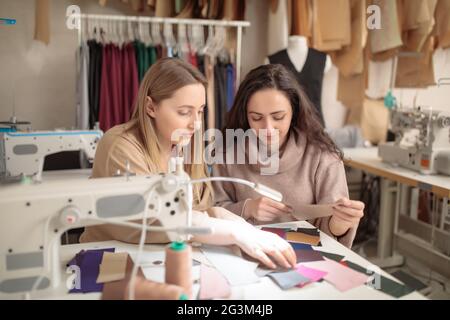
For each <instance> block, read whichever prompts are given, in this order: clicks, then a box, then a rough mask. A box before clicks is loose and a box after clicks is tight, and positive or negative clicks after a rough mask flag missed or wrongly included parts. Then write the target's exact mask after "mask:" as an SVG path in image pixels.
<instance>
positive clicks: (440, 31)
mask: <svg viewBox="0 0 450 320" xmlns="http://www.w3.org/2000/svg"><path fill="white" fill-rule="evenodd" d="M435 20H436V36H437V41H438V46H439V47H441V48H444V49H445V48H450V0H438V3H437V5H436V10H435Z"/></svg>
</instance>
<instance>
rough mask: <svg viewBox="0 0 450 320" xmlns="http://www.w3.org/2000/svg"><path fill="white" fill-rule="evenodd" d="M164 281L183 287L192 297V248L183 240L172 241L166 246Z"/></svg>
mask: <svg viewBox="0 0 450 320" xmlns="http://www.w3.org/2000/svg"><path fill="white" fill-rule="evenodd" d="M165 282H166V283H167V284H173V285H177V286H180V287H182V288H184V290H185V293H186V294H187V296H188V297H189V299H190V298H191V297H192V248H191V246H190V245H188V244H186V243H184V242H172V243H171V244H170V245H169V246H167V247H166V269H165Z"/></svg>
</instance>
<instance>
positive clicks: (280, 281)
mask: <svg viewBox="0 0 450 320" xmlns="http://www.w3.org/2000/svg"><path fill="white" fill-rule="evenodd" d="M268 276H269V277H270V278H271V279H272V280H273V281H275V283H276V284H277V285H278V286H279V287H280V288H281V289H283V290H287V289H290V288H293V287H295V286H298V285H300V284H306V283H308V282H310V279H309V278H306V277H304V276H302V275H301V274H300V273H298V272H297V271H296V270H290V271H286V272H273V273H270V274H269V275H268Z"/></svg>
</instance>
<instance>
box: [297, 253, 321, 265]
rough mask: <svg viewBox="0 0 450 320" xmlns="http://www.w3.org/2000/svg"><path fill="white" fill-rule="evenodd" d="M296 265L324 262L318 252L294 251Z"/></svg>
mask: <svg viewBox="0 0 450 320" xmlns="http://www.w3.org/2000/svg"><path fill="white" fill-rule="evenodd" d="M295 255H296V256H297V263H302V262H311V261H320V260H324V259H323V256H322V254H321V253H320V251H315V250H295Z"/></svg>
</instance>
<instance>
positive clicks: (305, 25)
mask: <svg viewBox="0 0 450 320" xmlns="http://www.w3.org/2000/svg"><path fill="white" fill-rule="evenodd" d="M291 10H292V12H291V17H292V27H291V29H290V30H291V34H292V35H298V36H303V37H306V38H311V37H312V30H311V28H312V21H311V15H312V11H311V7H310V1H309V0H293V1H292V8H291Z"/></svg>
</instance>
